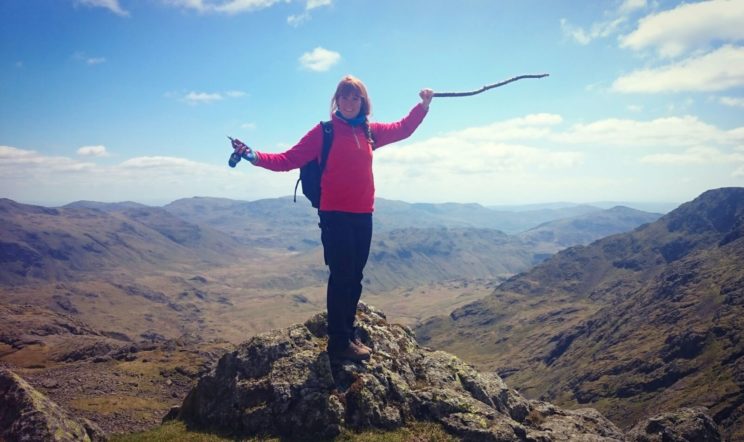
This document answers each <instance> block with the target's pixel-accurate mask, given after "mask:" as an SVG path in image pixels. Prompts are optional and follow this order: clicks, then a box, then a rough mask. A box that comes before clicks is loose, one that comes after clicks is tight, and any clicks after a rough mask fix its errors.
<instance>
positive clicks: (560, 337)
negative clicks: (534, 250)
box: [417, 188, 744, 440]
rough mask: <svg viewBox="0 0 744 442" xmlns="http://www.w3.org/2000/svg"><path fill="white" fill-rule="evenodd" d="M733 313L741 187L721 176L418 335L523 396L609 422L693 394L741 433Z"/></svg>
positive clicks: (689, 401)
mask: <svg viewBox="0 0 744 442" xmlns="http://www.w3.org/2000/svg"><path fill="white" fill-rule="evenodd" d="M538 230H539V229H538ZM742 318H744V188H724V189H717V190H711V191H708V192H705V193H704V194H702V195H701V196H700V197H698V198H697V199H695V200H694V201H692V202H689V203H686V204H683V205H682V206H680V207H679V208H678V209H676V210H674V211H672V212H670V213H669V214H667V215H665V216H663V217H662V218H660V219H659V220H658V221H656V222H653V223H651V224H646V225H643V226H641V227H639V228H637V229H636V230H634V231H632V232H629V233H624V234H619V235H614V236H610V237H607V238H604V239H601V240H599V241H596V242H594V243H592V244H590V245H588V246H576V247H571V248H569V249H566V250H563V251H561V252H559V253H558V254H556V255H555V256H553V257H551V258H550V259H548V260H546V261H545V262H543V263H541V264H539V265H538V266H536V267H535V268H533V269H532V270H530V271H528V272H525V273H523V274H520V275H517V276H515V277H513V278H511V279H509V280H508V281H506V282H504V283H503V284H501V285H500V286H498V287H497V288H496V290H495V291H494V292H493V294H492V295H490V296H489V297H487V298H485V299H483V300H481V301H478V302H475V303H472V304H469V305H467V306H464V307H462V308H460V309H457V310H455V311H453V312H452V313H451V314H450V315H449V316H447V317H439V318H433V319H431V320H429V321H427V322H426V323H425V324H422V325H421V326H420V327H418V328H417V335H418V337H419V339H420V340H422V341H424V342H426V343H427V345H431V346H434V347H437V348H442V349H444V350H448V351H451V352H453V353H455V354H458V355H460V356H462V357H465V358H466V359H468V360H469V361H471V362H473V363H476V364H478V365H479V366H481V367H484V368H490V369H494V370H497V371H498V372H499V373H500V374H501V375H503V376H506V377H508V382H509V383H510V385H513V386H514V387H515V388H517V389H518V390H519V391H521V392H523V393H525V394H527V395H528V396H531V397H540V398H544V399H547V400H551V401H554V402H557V403H559V404H563V405H584V404H589V405H591V406H593V407H596V408H598V409H599V410H600V411H602V412H603V413H605V414H606V415H608V416H610V417H611V418H612V419H613V420H614V421H615V422H619V423H620V424H622V425H628V424H630V423H631V422H632V421H634V420H636V419H638V418H639V417H641V415H643V414H653V413H656V412H659V411H663V410H668V409H673V408H676V407H679V406H689V405H703V406H707V407H709V408H710V409H711V414H712V415H713V416H714V418H715V420H716V421H717V422H718V423H720V424H722V426H724V427H725V428H727V429H728V430H727V431H728V433H729V436H730V437H732V439H734V440H741V438H743V437H744V358H743V357H744V336H743V333H744V322H742Z"/></svg>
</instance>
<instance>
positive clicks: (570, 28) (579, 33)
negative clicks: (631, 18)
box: [561, 17, 626, 45]
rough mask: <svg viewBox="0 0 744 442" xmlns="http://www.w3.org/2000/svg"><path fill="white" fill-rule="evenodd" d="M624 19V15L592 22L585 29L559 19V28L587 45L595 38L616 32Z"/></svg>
mask: <svg viewBox="0 0 744 442" xmlns="http://www.w3.org/2000/svg"><path fill="white" fill-rule="evenodd" d="M625 21H626V18H625V17H619V18H616V19H613V20H609V21H604V22H597V23H593V24H592V26H591V27H590V28H589V29H588V30H585V29H584V28H582V27H580V26H574V25H572V24H570V23H569V22H568V20H566V19H563V18H562V19H561V30H562V31H563V34H564V35H566V36H568V37H570V38H572V39H573V40H575V41H576V42H577V43H579V44H581V45H587V44H589V43H591V42H592V40H595V39H597V38H604V37H608V36H610V35H612V34H614V33H616V32H617V30H618V28H619V27H620V25H622V24H623V23H624V22H625Z"/></svg>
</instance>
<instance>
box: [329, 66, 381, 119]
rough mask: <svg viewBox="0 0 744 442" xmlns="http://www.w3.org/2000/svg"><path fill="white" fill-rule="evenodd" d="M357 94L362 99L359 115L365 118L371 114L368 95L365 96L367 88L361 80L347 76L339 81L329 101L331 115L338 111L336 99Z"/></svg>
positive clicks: (370, 103)
mask: <svg viewBox="0 0 744 442" xmlns="http://www.w3.org/2000/svg"><path fill="white" fill-rule="evenodd" d="M349 94H357V95H359V97H360V98H361V99H362V107H361V109H360V110H359V113H360V114H362V115H364V116H365V118H367V117H369V114H371V113H372V102H371V101H369V95H368V94H367V87H366V86H364V83H362V80H360V79H358V78H356V77H354V76H353V75H347V76H345V77H344V78H342V79H341V81H339V83H338V86H337V87H336V93H335V94H333V98H332V99H331V115H333V114H334V113H335V112H336V110H338V99H339V97H342V96H345V95H349Z"/></svg>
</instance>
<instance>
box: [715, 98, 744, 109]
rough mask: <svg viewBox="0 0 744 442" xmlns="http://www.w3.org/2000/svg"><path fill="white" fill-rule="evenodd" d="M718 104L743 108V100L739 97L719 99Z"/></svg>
mask: <svg viewBox="0 0 744 442" xmlns="http://www.w3.org/2000/svg"><path fill="white" fill-rule="evenodd" d="M719 102H720V103H721V104H725V105H726V106H731V107H744V98H741V97H721V98H720V99H719Z"/></svg>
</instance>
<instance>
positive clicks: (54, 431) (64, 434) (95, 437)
mask: <svg viewBox="0 0 744 442" xmlns="http://www.w3.org/2000/svg"><path fill="white" fill-rule="evenodd" d="M0 440H4V441H7V442H13V441H54V442H67V441H70V442H72V441H75V442H78V441H91V442H96V441H105V440H106V436H105V435H104V433H103V431H102V430H101V429H100V428H99V427H98V426H97V425H96V424H94V423H93V422H90V421H89V420H87V419H76V418H73V417H72V416H71V415H70V414H69V413H68V412H67V411H65V410H64V409H62V408H61V407H60V406H59V405H57V404H55V403H54V402H52V401H51V400H49V399H48V398H47V397H46V396H44V395H43V394H41V393H40V392H39V391H37V390H36V389H35V388H34V387H32V386H31V385H30V384H29V383H28V382H26V381H24V380H23V379H22V378H21V377H20V376H18V375H16V374H15V373H13V372H12V371H10V370H8V369H5V368H2V367H0Z"/></svg>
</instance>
